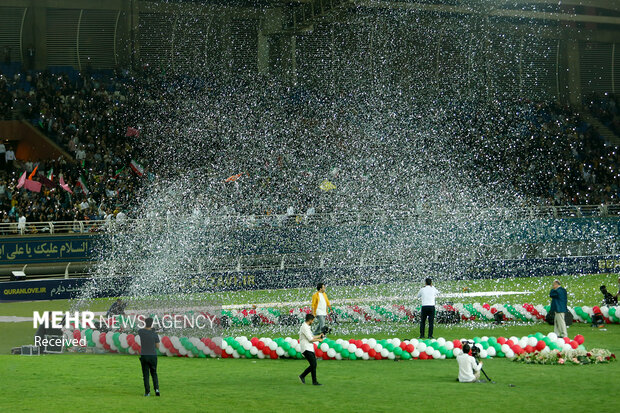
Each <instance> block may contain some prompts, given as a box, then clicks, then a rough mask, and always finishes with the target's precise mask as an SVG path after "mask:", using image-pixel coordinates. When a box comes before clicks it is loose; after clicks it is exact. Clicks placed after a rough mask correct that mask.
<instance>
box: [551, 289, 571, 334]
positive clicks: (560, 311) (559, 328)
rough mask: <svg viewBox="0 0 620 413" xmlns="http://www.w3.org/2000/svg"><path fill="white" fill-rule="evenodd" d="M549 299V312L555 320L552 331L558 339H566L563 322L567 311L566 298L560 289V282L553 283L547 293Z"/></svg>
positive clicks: (564, 292) (564, 290) (563, 290)
mask: <svg viewBox="0 0 620 413" xmlns="http://www.w3.org/2000/svg"><path fill="white" fill-rule="evenodd" d="M549 297H551V308H550V309H549V311H550V312H551V311H553V312H555V319H554V321H553V331H554V332H555V334H557V335H558V337H567V336H568V333H567V332H566V322H565V321H564V315H565V313H566V312H567V311H568V307H567V306H566V304H567V302H568V298H567V295H566V289H565V288H564V287H562V283H561V282H560V280H555V281H554V282H553V289H552V290H551V292H550V293H549Z"/></svg>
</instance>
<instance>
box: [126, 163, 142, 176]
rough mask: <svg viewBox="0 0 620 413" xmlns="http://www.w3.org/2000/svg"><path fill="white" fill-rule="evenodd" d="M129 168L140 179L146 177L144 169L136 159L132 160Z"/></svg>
mask: <svg viewBox="0 0 620 413" xmlns="http://www.w3.org/2000/svg"><path fill="white" fill-rule="evenodd" d="M129 167H130V168H131V170H132V171H134V172H135V174H136V175H138V176H140V177H141V176H143V175H144V168H143V167H142V165H140V163H139V162H138V161H136V160H135V159H132V160H131V163H130V164H129Z"/></svg>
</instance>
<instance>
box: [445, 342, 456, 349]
mask: <svg viewBox="0 0 620 413" xmlns="http://www.w3.org/2000/svg"><path fill="white" fill-rule="evenodd" d="M445 347H446V350H454V343H453V342H451V341H446V344H445Z"/></svg>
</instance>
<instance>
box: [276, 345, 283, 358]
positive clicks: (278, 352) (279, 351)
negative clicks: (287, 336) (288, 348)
mask: <svg viewBox="0 0 620 413" xmlns="http://www.w3.org/2000/svg"><path fill="white" fill-rule="evenodd" d="M276 354H277V355H278V356H280V357H282V356H283V355H284V349H283V348H282V347H278V348H277V349H276Z"/></svg>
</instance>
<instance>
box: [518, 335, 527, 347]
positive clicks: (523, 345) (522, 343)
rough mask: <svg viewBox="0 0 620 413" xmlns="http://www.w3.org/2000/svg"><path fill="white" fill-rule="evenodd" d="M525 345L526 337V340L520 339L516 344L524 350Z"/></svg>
mask: <svg viewBox="0 0 620 413" xmlns="http://www.w3.org/2000/svg"><path fill="white" fill-rule="evenodd" d="M527 343H528V340H527V337H526V338H522V339H521V340H519V342H518V343H517V344H519V347H521V348H525V347H527Z"/></svg>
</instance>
